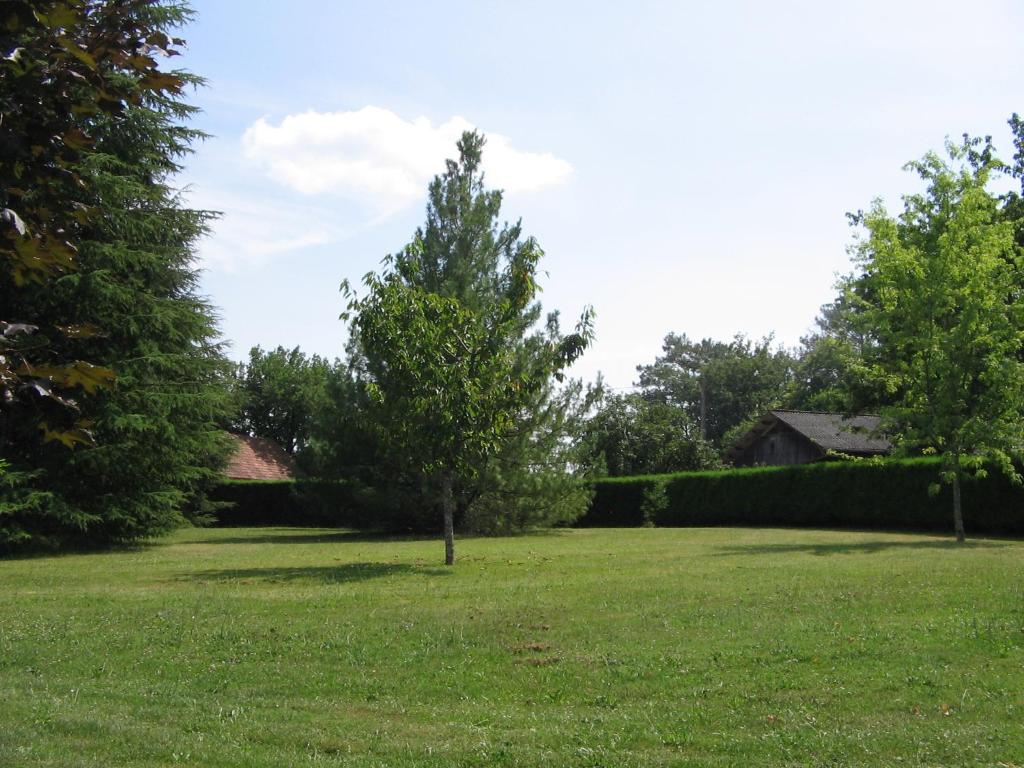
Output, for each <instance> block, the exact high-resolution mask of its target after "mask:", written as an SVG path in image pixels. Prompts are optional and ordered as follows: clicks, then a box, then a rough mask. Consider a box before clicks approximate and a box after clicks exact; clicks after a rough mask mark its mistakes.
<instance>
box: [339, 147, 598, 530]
mask: <svg viewBox="0 0 1024 768" xmlns="http://www.w3.org/2000/svg"><path fill="white" fill-rule="evenodd" d="M483 144H484V139H483V137H482V136H480V135H479V134H475V133H466V134H464V135H463V137H462V139H461V140H460V142H459V145H458V148H459V160H458V161H454V160H451V161H449V162H448V167H447V171H446V173H445V174H444V175H442V176H439V177H436V178H435V179H434V181H433V182H432V183H431V185H430V190H429V193H430V199H429V204H428V208H427V222H426V225H425V226H424V227H423V228H422V229H420V230H418V231H417V232H416V235H415V237H414V239H413V241H412V243H411V244H410V245H409V246H408V247H407V248H405V249H404V250H403V251H402V252H400V253H399V254H397V255H394V256H391V257H389V258H388V259H387V260H386V264H387V267H386V270H385V272H384V273H383V274H382V275H380V276H378V275H373V274H371V275H368V276H367V277H366V279H365V283H366V287H367V289H368V292H367V295H366V296H365V297H363V298H361V299H357V300H353V301H352V303H351V304H350V306H349V312H350V313H351V315H352V317H353V335H352V338H353V345H352V350H351V356H350V369H351V370H352V372H353V375H354V377H355V380H356V382H357V383H358V385H359V386H360V387H361V389H362V391H363V393H364V395H363V396H362V397H359V396H358V395H357V396H356V397H354V398H352V397H351V396H350V395H351V391H350V390H348V389H347V388H346V387H345V386H343V385H342V386H339V387H337V391H338V392H339V393H340V394H341V395H342V396H343V397H347V398H349V402H353V403H356V404H358V405H359V406H361V407H362V408H363V409H364V413H365V418H364V420H363V422H362V425H361V426H360V428H361V429H363V430H366V431H368V432H369V433H370V434H371V435H372V438H371V439H370V440H369V441H368V443H369V445H370V446H372V447H374V448H376V449H377V456H378V457H380V458H381V467H380V468H379V469H378V471H377V473H376V475H377V476H376V478H375V482H377V483H382V484H387V485H389V486H393V487H399V488H402V489H403V490H405V491H406V492H407V500H406V504H405V506H406V507H407V508H412V509H414V510H418V515H416V516H417V517H418V518H419V521H422V520H430V519H434V520H436V519H438V516H437V510H438V508H439V507H440V508H442V509H443V510H445V516H446V517H449V516H450V517H452V518H458V519H459V520H460V521H461V522H463V523H464V524H472V525H473V526H474V527H476V528H478V529H484V530H502V529H506V528H509V527H516V526H519V525H526V524H533V523H541V522H550V521H552V520H564V519H568V518H569V517H572V516H574V515H575V514H579V513H581V512H582V510H583V508H584V506H585V502H586V494H585V493H582V492H581V491H580V489H579V487H578V485H574V484H573V483H572V482H571V481H570V478H569V469H570V466H571V451H570V450H568V448H567V446H571V445H572V437H573V436H572V432H573V431H574V425H575V424H576V423H577V422H578V420H579V418H580V417H581V412H582V410H583V409H584V408H585V404H584V405H583V406H581V404H580V402H581V401H580V396H582V392H581V390H580V388H579V387H578V386H577V387H573V386H569V387H567V388H566V389H564V390H561V391H559V390H558V389H557V387H556V384H557V382H560V381H562V379H563V377H564V370H565V369H566V368H567V367H568V366H569V365H570V364H571V363H572V362H573V361H574V360H575V359H576V358H577V357H578V356H579V355H580V354H581V353H582V352H583V349H584V348H585V347H586V346H587V345H588V344H589V342H590V338H591V317H590V313H589V312H587V313H584V315H583V317H582V318H581V320H580V323H579V325H578V327H577V329H576V332H575V333H572V334H567V335H563V334H562V333H561V331H560V329H559V322H558V316H557V314H550V315H548V317H547V320H546V322H545V323H544V325H543V328H542V329H541V330H537V331H535V330H533V328H534V326H535V325H536V324H537V323H538V322H539V321H540V312H541V310H540V305H539V304H538V303H537V301H536V296H537V293H538V291H539V287H538V285H537V282H536V270H537V263H538V261H539V259H540V258H541V256H542V255H543V252H542V251H541V249H540V247H539V246H538V245H537V243H536V241H535V240H533V239H532V238H526V239H523V238H522V235H521V225H520V224H519V223H516V224H514V225H507V224H506V225H504V226H501V227H499V226H498V223H497V222H498V216H499V215H500V206H501V193H500V192H498V191H489V190H487V189H486V188H485V187H484V183H483V174H482V173H481V171H480V162H481V153H482V149H483ZM338 415H340V416H341V417H342V421H343V422H344V421H346V418H345V416H344V414H341V413H339V414H338ZM348 424H349V426H351V421H348ZM348 431H349V432H350V433H351V430H348ZM423 515H426V517H422V516H423ZM419 521H417V523H418V522H419ZM427 524H428V525H431V524H430V523H427ZM431 527H432V525H431Z"/></svg>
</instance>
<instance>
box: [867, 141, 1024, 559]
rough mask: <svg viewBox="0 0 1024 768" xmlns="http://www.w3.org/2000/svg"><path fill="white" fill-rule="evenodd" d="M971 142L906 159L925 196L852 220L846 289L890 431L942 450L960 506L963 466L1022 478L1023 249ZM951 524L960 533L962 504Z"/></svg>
mask: <svg viewBox="0 0 1024 768" xmlns="http://www.w3.org/2000/svg"><path fill="white" fill-rule="evenodd" d="M978 146H979V143H978V142H976V141H972V140H966V139H965V141H964V143H963V144H962V145H959V146H957V145H953V144H949V145H948V146H947V151H948V154H949V160H948V161H947V160H944V159H942V158H940V157H939V156H938V155H936V154H928V155H926V156H925V157H924V158H923V159H922V160H920V161H917V162H913V163H910V164H909V165H908V166H907V167H908V169H910V170H912V171H914V172H916V173H917V174H918V176H919V177H920V178H921V179H922V181H923V182H924V184H925V191H924V192H921V193H918V194H913V195H906V196H904V198H903V208H904V210H903V213H902V214H901V215H900V216H898V217H896V218H893V217H891V216H890V215H889V214H888V212H887V211H886V210H885V208H884V207H883V206H882V204H881V203H880V202H876V203H875V204H874V205H873V206H872V207H871V209H870V210H869V211H867V212H866V213H861V214H858V215H857V216H856V217H855V221H856V222H857V223H859V224H861V225H862V226H863V227H864V230H865V233H866V234H865V236H864V237H863V239H861V240H860V241H859V242H858V245H857V258H858V263H859V266H860V269H861V274H860V275H859V276H857V277H855V278H854V279H852V280H851V281H850V283H849V285H848V289H847V294H848V296H849V297H850V301H851V302H853V303H854V304H855V306H856V307H857V313H856V315H855V322H856V323H857V325H858V327H859V328H860V329H861V330H862V332H864V333H870V334H871V336H872V337H873V339H874V340H875V347H874V353H873V354H872V355H870V356H868V357H867V358H866V360H865V365H866V367H867V370H868V373H869V374H870V376H871V378H872V379H874V380H875V381H877V382H880V383H881V384H882V385H883V386H884V387H885V389H886V390H887V391H888V392H889V393H891V394H892V396H893V405H892V406H890V407H888V408H886V409H885V410H883V414H884V415H885V416H886V419H887V422H888V428H889V431H890V433H891V434H892V435H893V436H894V438H895V439H896V441H897V442H898V443H899V444H901V445H902V446H903V447H904V449H915V450H920V449H921V448H927V449H930V450H934V451H936V452H937V453H939V454H940V455H941V456H942V457H943V472H942V477H943V479H944V480H946V481H949V482H952V483H953V484H954V506H955V507H957V500H958V498H959V479H960V476H961V474H962V472H963V471H964V470H972V469H979V468H981V467H983V466H984V465H988V466H997V467H999V469H1001V470H1002V471H1003V472H1005V473H1006V474H1007V475H1008V476H1009V477H1011V478H1013V479H1014V480H1016V481H1018V482H1019V480H1020V478H1019V475H1018V474H1017V472H1016V470H1015V468H1014V466H1013V460H1014V459H1017V458H1019V457H1020V456H1021V450H1022V447H1024V362H1022V361H1024V302H1021V300H1020V299H1021V290H1022V287H1024V260H1022V255H1024V252H1022V251H1021V248H1020V247H1019V246H1018V245H1017V243H1016V242H1015V239H1014V237H1015V234H1016V226H1017V225H1016V224H1015V222H1014V221H1012V220H1011V218H1010V217H1009V216H1007V214H1006V212H1005V204H1006V199H1005V198H1002V199H1001V198H999V197H997V196H996V195H995V194H993V193H992V192H990V191H989V189H988V187H989V182H990V178H991V176H992V174H993V172H994V171H996V170H997V169H999V168H1001V167H1002V164H1001V163H1000V162H999V161H998V160H997V159H995V157H994V155H993V154H992V152H991V148H990V147H988V146H985V147H984V148H983V149H982V150H981V151H980V152H979V151H978ZM955 527H956V531H957V537H958V538H959V539H962V538H963V527H962V522H961V520H960V514H959V509H958V508H956V509H955Z"/></svg>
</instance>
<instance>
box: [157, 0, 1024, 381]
mask: <svg viewBox="0 0 1024 768" xmlns="http://www.w3.org/2000/svg"><path fill="white" fill-rule="evenodd" d="M194 7H195V10H196V11H197V13H198V18H197V20H196V21H195V22H194V23H193V24H192V25H190V26H189V27H188V28H186V29H185V30H184V31H183V33H182V34H183V36H184V37H185V38H186V39H187V40H188V51H187V53H186V55H185V56H184V57H183V58H182V59H180V60H177V61H176V62H175V63H176V64H177V63H178V62H181V63H182V65H183V66H184V67H186V68H188V69H191V70H192V71H194V72H196V73H197V74H200V75H202V76H204V77H206V78H207V80H208V81H209V82H208V87H207V88H205V89H203V90H201V91H199V92H198V93H196V94H195V96H194V98H193V102H194V103H196V104H197V105H199V106H201V107H202V109H203V110H204V111H203V114H202V115H200V117H199V118H198V120H197V121H196V125H197V127H200V128H202V129H204V130H206V131H207V132H209V133H210V134H212V138H210V139H209V140H208V141H206V142H205V143H203V144H202V145H200V146H198V147H197V152H196V154H195V156H194V157H192V158H191V159H190V160H189V161H188V165H187V169H186V171H185V173H184V174H183V175H182V177H181V179H180V182H181V183H182V184H187V185H188V187H189V192H188V195H189V199H190V201H192V203H193V204H195V205H197V206H201V207H204V208H211V209H216V210H220V211H223V212H224V216H223V218H222V219H221V220H220V221H219V222H218V223H217V224H216V225H215V228H214V232H213V233H212V234H211V236H210V237H209V238H207V240H206V241H205V242H204V243H203V244H202V246H201V247H200V250H199V257H200V261H201V264H202V266H203V268H204V270H205V271H204V276H203V290H204V292H205V293H206V294H207V295H208V296H209V298H210V300H211V301H212V303H213V304H214V305H216V306H217V307H218V309H219V312H220V316H221V325H222V328H223V330H224V334H225V337H226V338H227V340H228V341H230V342H231V345H232V347H231V355H232V356H233V357H235V358H238V359H241V358H243V357H245V356H246V354H247V352H248V349H249V347H251V346H252V345H255V344H260V345H262V346H263V347H265V348H267V347H274V346H277V345H279V344H280V345H283V346H286V347H293V346H300V347H302V349H303V350H305V351H307V352H316V353H319V354H321V355H325V356H328V357H335V356H340V355H341V354H342V350H343V346H344V339H345V329H344V326H343V325H342V323H341V322H340V321H339V320H338V319H337V317H338V314H339V312H340V311H341V309H342V300H341V296H340V295H339V293H338V285H339V283H340V282H341V280H342V279H345V278H348V279H350V280H353V281H354V282H355V281H358V280H359V278H360V277H361V276H362V275H363V274H365V273H366V272H367V271H369V270H371V269H376V268H377V266H378V265H379V262H380V260H381V258H383V257H384V256H385V255H386V254H387V253H390V252H393V251H395V250H398V249H399V248H401V247H402V246H403V245H404V244H405V243H406V242H408V240H409V239H410V237H411V235H412V233H413V231H414V230H415V228H416V226H417V225H418V224H419V223H420V222H421V221H422V219H423V212H424V203H425V192H426V184H427V182H428V181H429V178H430V176H431V175H432V174H434V173H438V172H440V171H441V170H443V160H444V157H446V156H451V155H452V154H453V153H454V137H455V136H457V134H458V131H459V130H461V128H463V127H465V126H470V125H472V126H477V127H479V128H480V129H481V130H483V131H484V132H485V133H487V134H488V135H489V137H490V141H489V144H488V150H487V151H485V166H486V167H487V169H488V179H490V180H492V181H493V182H494V184H495V186H501V187H504V188H505V189H506V190H507V193H506V198H505V206H504V213H505V215H506V216H507V218H509V219H515V218H519V217H521V218H522V220H523V225H524V231H525V232H526V233H528V234H531V235H534V236H536V237H537V239H538V241H539V242H540V244H541V246H542V247H543V248H544V250H545V252H546V257H545V259H544V260H543V261H542V264H541V266H542V269H543V270H544V271H546V272H547V276H546V278H545V279H544V281H543V285H544V294H543V302H544V305H545V308H547V309H559V310H561V312H562V314H563V317H564V318H565V321H566V323H567V324H571V323H572V321H573V320H574V319H575V318H576V317H577V316H578V314H579V312H580V311H581V310H582V308H583V307H584V306H585V305H592V306H593V307H594V309H595V310H596V312H597V341H596V343H595V345H594V346H593V348H592V349H591V350H589V351H588V352H587V354H586V355H585V356H584V358H583V360H581V361H580V362H579V363H577V365H576V367H575V369H574V373H575V374H577V375H579V376H582V377H584V378H586V379H592V378H593V377H594V376H596V374H597V372H598V371H602V372H603V373H604V375H605V378H606V380H607V382H608V384H609V385H610V386H612V387H616V388H621V387H628V386H629V385H630V384H631V383H632V382H633V380H634V378H635V376H634V372H635V367H636V365H638V364H641V363H647V362H650V361H652V360H653V358H654V357H655V355H656V354H658V352H659V349H660V345H661V340H662V339H663V337H664V336H665V334H666V333H668V332H669V331H675V332H677V333H687V334H689V335H690V336H691V337H697V338H700V337H704V336H712V337H715V338H722V339H726V338H729V337H731V336H732V335H733V334H735V333H737V332H742V333H746V334H748V335H749V336H753V337H760V336H763V335H765V334H768V333H774V334H775V338H776V339H777V340H778V341H779V342H782V343H785V344H786V345H795V344H796V343H797V342H798V341H799V338H800V336H801V335H803V334H805V333H806V332H807V330H808V329H809V328H810V327H811V325H812V324H813V320H814V317H815V315H816V313H817V310H818V307H819V306H820V305H821V304H823V303H825V302H827V301H829V300H830V299H831V298H832V296H833V290H832V285H833V283H834V281H835V276H836V274H837V273H841V272H845V271H847V269H848V265H849V257H848V255H847V253H846V248H847V246H848V245H849V244H850V242H851V235H852V233H851V230H850V229H849V227H848V225H847V223H846V218H845V213H846V212H847V211H851V210H856V209H858V208H862V207H866V206H867V205H868V204H869V203H870V201H871V200H872V199H873V198H875V197H882V198H883V199H885V200H886V201H887V202H888V203H889V204H890V206H892V207H893V208H895V207H896V206H897V205H898V204H899V195H900V194H901V193H904V192H908V191H912V190H913V189H914V188H915V186H916V185H915V182H914V179H913V178H912V177H911V176H910V175H909V174H907V173H905V172H903V171H902V170H901V166H902V165H903V163H905V162H906V161H908V160H910V159H914V158H917V157H919V156H921V155H922V154H923V153H924V152H925V151H927V150H929V149H939V148H941V146H942V143H943V141H944V139H945V137H946V136H952V137H956V136H959V135H960V134H961V133H963V132H969V133H972V134H993V135H994V136H995V139H996V143H997V146H1000V147H1002V148H1004V151H1005V150H1008V148H1009V132H1008V130H1007V128H1006V124H1005V121H1006V118H1007V117H1008V116H1009V115H1010V113H1011V112H1013V111H1024V92H1022V91H1024V88H1022V83H1024V77H1022V75H1024V65H1022V57H1021V56H1020V39H1021V33H1022V32H1024V5H1022V4H1020V3H1019V2H1012V1H1011V0H1006V1H1000V0H985V1H980V2H976V3H974V4H971V5H970V6H968V5H967V4H964V3H952V2H944V1H943V0H939V1H938V2H910V1H908V2H898V3H897V2H892V1H891V0H890V2H874V1H873V0H872V1H869V2H858V3H846V4H841V5H840V4H834V3H822V2H774V3H765V2H732V3H699V4H698V3H685V2H662V3H659V2H632V3H629V4H624V3H615V4H612V3H608V4H602V3H593V2H588V3H577V2H562V3H553V2H521V1H520V2H515V3H512V2H487V3H484V2H443V1H441V0H439V2H435V3H423V2H415V3H414V2H388V3H348V2H337V3H335V2H312V1H306V0H290V2H288V3H281V2H264V1H263V0H250V1H248V2H245V3H242V2H229V1H228V0H196V2H194ZM446 148H447V149H446ZM1005 154H1006V155H1009V152H1008V151H1005Z"/></svg>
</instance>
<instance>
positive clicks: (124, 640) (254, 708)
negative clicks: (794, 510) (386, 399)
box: [0, 529, 1024, 766]
mask: <svg viewBox="0 0 1024 768" xmlns="http://www.w3.org/2000/svg"><path fill="white" fill-rule="evenodd" d="M459 547H460V555H461V560H460V562H459V564H458V565H457V566H456V567H455V568H454V569H444V568H442V567H439V561H440V559H441V555H442V548H441V544H440V542H436V541H427V540H417V539H396V540H389V539H380V538H377V537H367V536H362V535H353V534H348V533H345V532H337V531H329V530H316V529H303V530H297V529H248V530H243V529H216V530H184V531H180V532H178V533H177V534H175V535H174V536H172V537H170V538H169V539H167V540H166V541H164V542H160V543H158V544H155V545H153V546H149V547H143V548H139V549H137V550H132V551H123V552H115V553H109V554H76V555H68V556H63V557H38V558H30V559H23V560H12V561H6V562H0V765H16V766H22V765H24V766H110V765H125V766H151V765H154V766H164V765H203V766H284V765H288V766H323V765H351V766H485V765H486V766H490V765H497V766H501V765H508V766H540V765H545V766H554V765H557V766H562V765H566V766H686V765H693V766H734V765H759V766H765V765H767V766H790V765H815V766H841V765H851V766H854V765H856V766H890V765H896V764H899V765H915V766H939V765H988V766H997V765H999V764H1001V763H1002V764H1005V765H1014V764H1016V765H1021V764H1024V568H1022V566H1024V543H1022V542H1016V541H996V540H983V541H975V542H973V543H972V544H971V545H970V546H968V547H956V546H955V545H953V544H952V543H951V542H949V541H948V540H946V539H942V538H937V537H930V536H914V535H899V534H879V533H849V532H835V531H827V532H825V531H797V530H756V529H653V530H652V529H628V530H622V529H619V530H601V529H589V530H573V531H563V532H559V533H556V534H552V535H548V536H537V537H517V538H506V539H468V540H463V541H461V542H460V543H459Z"/></svg>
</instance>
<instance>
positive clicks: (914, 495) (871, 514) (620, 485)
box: [579, 458, 1024, 536]
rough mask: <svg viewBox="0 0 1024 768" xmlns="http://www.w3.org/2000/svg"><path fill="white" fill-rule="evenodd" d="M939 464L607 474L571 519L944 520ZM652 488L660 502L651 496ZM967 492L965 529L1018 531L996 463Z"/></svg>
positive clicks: (1017, 514)
mask: <svg viewBox="0 0 1024 768" xmlns="http://www.w3.org/2000/svg"><path fill="white" fill-rule="evenodd" d="M940 464H941V462H940V460H939V459H937V458H919V459H903V460H886V461H881V460H874V459H872V460H863V461H839V462H823V463H817V464H809V465H803V466H793V467H757V468H749V469H732V470H724V471H717V472H684V473H677V474H672V475H647V476H639V477H622V478H608V479H603V480H598V481H595V482H594V489H595V496H594V501H593V503H592V504H591V507H590V509H589V511H588V512H587V514H586V516H584V517H583V518H582V519H581V520H580V521H579V525H581V526H585V527H606V526H625V527H637V526H641V525H643V524H644V523H645V522H648V521H650V522H653V523H654V524H655V525H658V526H707V525H754V526H762V525H768V526H793V527H804V528H853V529H878V530H916V531H936V530H942V529H948V527H949V522H950V514H949V495H950V493H949V489H948V488H947V489H945V490H944V492H942V493H940V494H938V495H933V494H929V492H928V488H929V486H930V485H932V484H933V482H934V478H935V475H936V472H937V471H938V469H939V467H940ZM660 488H664V495H665V496H666V497H667V504H666V505H665V506H658V499H659V497H660V496H661V495H662V492H661V491H660V490H659V489H660ZM965 497H966V500H967V501H966V503H967V505H968V507H969V509H970V510H971V530H972V531H974V532H976V533H978V534H997V535H1015V536H1019V535H1022V534H1024V489H1021V488H1020V487H1018V486H1016V485H1014V484H1013V483H1011V482H1010V481H1009V480H1008V479H1007V478H1006V477H1005V476H1004V475H1002V474H1001V473H998V472H996V473H990V474H988V475H985V476H983V477H979V478H977V479H975V480H973V481H971V482H969V483H967V484H966V485H965ZM648 511H653V512H654V514H653V516H650V515H649V514H645V512H648Z"/></svg>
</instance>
